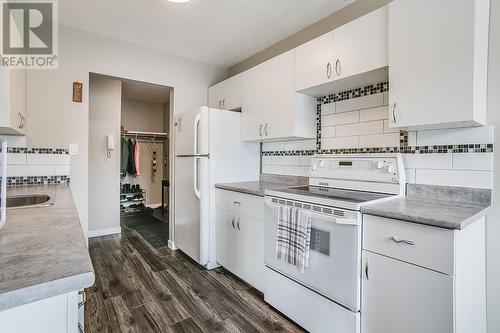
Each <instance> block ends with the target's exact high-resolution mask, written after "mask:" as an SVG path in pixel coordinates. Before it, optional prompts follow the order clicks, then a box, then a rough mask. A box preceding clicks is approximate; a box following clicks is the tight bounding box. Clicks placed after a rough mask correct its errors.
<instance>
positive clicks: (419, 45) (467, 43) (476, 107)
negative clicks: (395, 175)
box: [389, 0, 489, 129]
mask: <svg viewBox="0 0 500 333" xmlns="http://www.w3.org/2000/svg"><path fill="white" fill-rule="evenodd" d="M429 8H432V10H429ZM450 8H452V10H450ZM488 26H489V0H441V1H432V0H395V1H393V2H391V3H390V4H389V82H390V95H389V101H390V104H389V105H390V126H391V127H403V128H407V129H433V128H452V127H467V126H480V125H484V124H485V122H486V93H487V60H488Z"/></svg>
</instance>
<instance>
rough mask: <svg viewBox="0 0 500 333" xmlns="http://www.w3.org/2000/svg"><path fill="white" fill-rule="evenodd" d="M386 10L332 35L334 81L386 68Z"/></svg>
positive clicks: (378, 11)
mask: <svg viewBox="0 0 500 333" xmlns="http://www.w3.org/2000/svg"><path fill="white" fill-rule="evenodd" d="M387 12H388V9H387V6H385V7H382V8H379V9H377V10H374V11H373V12H371V13H369V14H367V15H365V16H362V17H360V18H358V19H356V20H354V21H352V22H349V23H347V24H345V25H343V26H341V27H339V28H337V29H335V30H334V31H333V42H334V47H333V54H334V78H335V79H336V80H340V79H344V78H347V77H351V76H354V75H358V74H362V73H367V72H369V71H372V70H376V69H379V68H383V67H387V65H388V64H389V61H388V57H387V29H388V28H387V26H388V22H387V15H388V14H387Z"/></svg>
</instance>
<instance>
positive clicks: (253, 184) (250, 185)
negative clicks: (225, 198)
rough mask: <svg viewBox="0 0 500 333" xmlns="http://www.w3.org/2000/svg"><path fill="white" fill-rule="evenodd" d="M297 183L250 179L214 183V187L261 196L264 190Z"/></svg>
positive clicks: (282, 187)
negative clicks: (246, 180)
mask: <svg viewBox="0 0 500 333" xmlns="http://www.w3.org/2000/svg"><path fill="white" fill-rule="evenodd" d="M293 186H297V185H290V184H283V183H273V182H267V181H259V180H256V181H250V182H240V183H224V184H216V185H215V187H216V188H218V189H222V190H228V191H234V192H240V193H245V194H251V195H258V196H261V197H263V196H264V194H265V192H266V190H281V189H284V188H288V187H293Z"/></svg>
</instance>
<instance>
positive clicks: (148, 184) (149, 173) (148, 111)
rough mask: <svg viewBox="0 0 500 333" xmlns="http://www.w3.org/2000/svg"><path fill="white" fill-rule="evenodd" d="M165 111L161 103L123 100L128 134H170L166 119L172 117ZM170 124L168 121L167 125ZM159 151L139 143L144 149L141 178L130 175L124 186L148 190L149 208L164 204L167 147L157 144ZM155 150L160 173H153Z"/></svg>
mask: <svg viewBox="0 0 500 333" xmlns="http://www.w3.org/2000/svg"><path fill="white" fill-rule="evenodd" d="M164 111H165V107H164V105H163V104H161V103H149V102H143V101H133V100H126V99H125V100H122V126H124V128H125V130H131V131H148V132H168V131H169V129H168V127H167V128H164V127H163V126H164V124H165V121H164V118H167V119H168V113H167V114H165V115H164V113H163V112H164ZM167 124H168V121H167ZM155 144H156V148H153V146H152V143H147V142H142V141H139V145H140V147H141V160H140V163H141V175H140V176H133V175H127V177H126V178H125V180H124V181H123V182H125V183H131V184H139V185H140V186H141V188H142V189H145V190H146V204H147V205H150V204H158V203H161V190H162V186H161V181H162V179H165V177H164V167H163V166H164V164H163V150H164V149H163V148H164V147H163V143H162V141H159V140H157V141H156V143H155ZM153 150H155V151H156V159H157V163H156V171H155V172H154V171H153V168H152V166H151V161H152V158H153Z"/></svg>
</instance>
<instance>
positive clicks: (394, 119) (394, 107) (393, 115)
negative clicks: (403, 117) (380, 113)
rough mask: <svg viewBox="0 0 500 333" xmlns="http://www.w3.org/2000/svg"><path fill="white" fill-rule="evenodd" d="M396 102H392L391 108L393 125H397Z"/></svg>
mask: <svg viewBox="0 0 500 333" xmlns="http://www.w3.org/2000/svg"><path fill="white" fill-rule="evenodd" d="M396 105H397V104H396V102H394V104H393V106H392V120H393V121H394V123H397V121H396Z"/></svg>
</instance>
